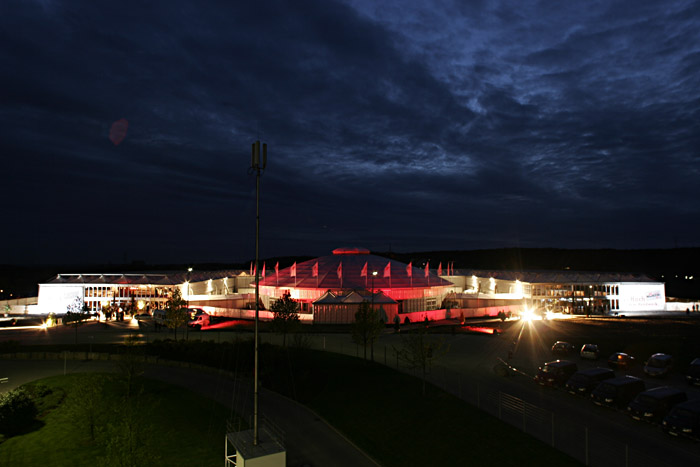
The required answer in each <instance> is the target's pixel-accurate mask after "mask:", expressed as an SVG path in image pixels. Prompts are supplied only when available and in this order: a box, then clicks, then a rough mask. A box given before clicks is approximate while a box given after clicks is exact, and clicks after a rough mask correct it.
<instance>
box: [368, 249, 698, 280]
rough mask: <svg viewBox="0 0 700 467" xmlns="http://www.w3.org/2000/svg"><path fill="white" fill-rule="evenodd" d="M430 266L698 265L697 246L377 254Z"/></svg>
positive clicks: (658, 268) (654, 269) (646, 268)
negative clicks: (451, 263)
mask: <svg viewBox="0 0 700 467" xmlns="http://www.w3.org/2000/svg"><path fill="white" fill-rule="evenodd" d="M376 254H379V255H383V256H387V257H391V258H393V259H397V260H400V261H405V262H409V261H413V262H414V263H424V262H425V261H427V260H430V262H431V267H436V266H437V264H438V263H439V262H442V263H443V266H444V265H446V264H447V262H448V261H454V265H455V268H470V269H506V270H541V269H546V270H566V269H570V270H574V271H610V272H642V273H646V274H659V273H669V272H674V273H677V272H683V273H684V274H689V273H690V274H692V273H694V272H696V271H698V270H699V269H700V268H699V267H698V266H699V265H700V248H677V249H667V250H612V249H606V250H564V249H555V248H500V249H492V250H465V251H427V252H417V253H376Z"/></svg>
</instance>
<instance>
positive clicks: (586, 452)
mask: <svg viewBox="0 0 700 467" xmlns="http://www.w3.org/2000/svg"><path fill="white" fill-rule="evenodd" d="M304 342H305V343H307V344H308V346H309V347H310V348H313V349H316V350H324V351H327V352H335V353H341V354H344V355H350V356H354V357H359V358H362V357H363V355H364V348H363V347H361V346H359V345H355V344H353V343H351V342H349V341H344V340H343V339H338V338H335V339H326V338H325V337H324V336H309V338H308V339H305V340H304ZM367 355H368V358H369V356H370V350H369V349H368V351H367ZM374 361H375V362H377V363H381V364H384V365H386V366H390V367H392V368H395V369H398V370H399V371H402V372H405V373H408V374H411V375H413V376H416V377H421V375H420V374H419V372H418V371H413V370H411V369H410V368H409V367H408V365H407V364H406V363H405V362H403V361H402V360H401V359H399V358H398V355H397V353H396V352H395V349H394V348H393V347H391V346H385V345H375V347H374ZM494 363H495V364H496V368H497V367H499V366H501V367H502V366H503V365H504V364H505V365H506V367H507V364H506V363H505V362H503V361H501V362H494ZM502 374H503V375H520V376H518V377H528V376H526V375H524V374H522V373H521V372H518V370H517V369H514V368H507V369H506V371H505V372H504V373H502ZM426 380H427V381H428V382H430V383H432V384H434V385H435V386H438V387H440V388H441V389H443V390H445V391H447V392H449V393H451V394H453V395H454V396H456V397H458V398H460V399H462V400H464V401H466V402H468V403H470V404H472V405H474V406H476V407H478V408H479V409H480V410H483V411H485V412H487V413H489V414H491V415H493V416H495V417H498V418H499V419H500V420H501V421H503V422H505V423H508V424H509V425H512V426H514V427H516V428H518V429H519V430H520V431H522V432H524V433H527V434H529V435H530V436H533V437H534V438H536V439H538V440H540V441H542V442H544V443H547V444H549V445H550V446H552V447H553V448H555V449H558V450H560V451H562V452H564V453H566V454H568V455H569V456H571V457H573V458H574V459H576V460H578V461H579V462H581V463H583V464H584V465H586V466H593V467H609V466H610V467H613V466H615V467H620V466H623V467H637V466H638V467H672V466H674V465H677V461H675V460H671V459H670V458H669V457H663V454H662V453H654V452H641V451H639V450H637V449H634V448H632V447H630V445H629V444H627V443H625V442H624V437H622V439H618V438H616V437H614V436H610V435H609V431H606V432H604V433H602V432H600V430H598V429H593V428H591V427H589V426H587V425H585V424H583V423H580V422H578V421H575V420H571V419H567V418H566V417H563V416H559V415H558V414H557V413H555V412H553V411H552V410H549V409H545V408H542V407H540V406H538V405H537V404H533V403H531V402H528V401H526V400H524V399H523V398H520V397H516V396H514V395H512V394H509V393H508V392H506V391H503V390H502V388H501V387H500V385H499V383H498V380H497V379H495V380H493V381H487V380H483V379H479V378H478V377H474V375H472V374H467V373H466V372H460V371H455V370H454V369H452V368H448V367H446V366H444V365H440V364H434V365H433V366H432V368H431V369H430V371H429V373H428V374H427V375H426ZM533 384H534V383H533ZM659 434H660V435H661V436H665V435H663V434H661V433H660V432H659ZM674 454H677V453H674ZM683 456H685V458H686V459H690V461H691V462H693V463H692V464H691V465H700V452H697V453H692V452H684V453H683Z"/></svg>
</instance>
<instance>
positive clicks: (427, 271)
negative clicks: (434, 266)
mask: <svg viewBox="0 0 700 467" xmlns="http://www.w3.org/2000/svg"><path fill="white" fill-rule="evenodd" d="M429 275H430V261H428V262H427V263H425V277H428V276H429Z"/></svg>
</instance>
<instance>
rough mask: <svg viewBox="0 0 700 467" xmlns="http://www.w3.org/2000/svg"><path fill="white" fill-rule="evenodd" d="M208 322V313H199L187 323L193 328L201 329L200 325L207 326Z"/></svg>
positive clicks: (209, 321)
mask: <svg viewBox="0 0 700 467" xmlns="http://www.w3.org/2000/svg"><path fill="white" fill-rule="evenodd" d="M210 323H211V320H210V317H209V315H208V314H206V313H201V314H198V315H197V316H195V318H194V319H193V320H192V321H190V322H188V323H187V325H188V326H189V327H192V328H195V329H202V326H209V324H210Z"/></svg>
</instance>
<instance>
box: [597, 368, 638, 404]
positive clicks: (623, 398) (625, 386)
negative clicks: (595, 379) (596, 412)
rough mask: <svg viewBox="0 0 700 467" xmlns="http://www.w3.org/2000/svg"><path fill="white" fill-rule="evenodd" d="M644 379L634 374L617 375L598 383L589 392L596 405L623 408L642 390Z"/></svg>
mask: <svg viewBox="0 0 700 467" xmlns="http://www.w3.org/2000/svg"><path fill="white" fill-rule="evenodd" d="M645 389H646V386H645V385H644V381H642V380H641V379H639V378H635V377H634V376H618V377H617V378H611V379H608V380H605V381H603V382H602V383H600V384H598V386H596V388H595V389H594V390H593V391H592V392H591V399H592V400H593V403H595V404H596V405H607V406H609V407H617V408H620V409H624V408H625V407H627V404H629V403H630V402H631V401H632V399H634V398H635V397H636V396H637V394H639V393H640V392H642V391H644V390H645Z"/></svg>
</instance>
